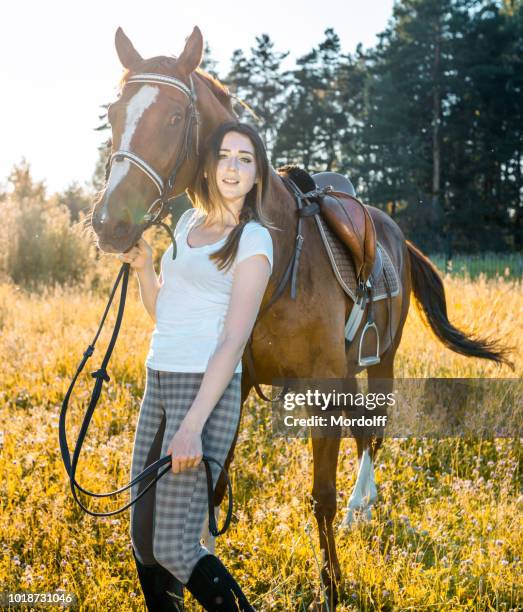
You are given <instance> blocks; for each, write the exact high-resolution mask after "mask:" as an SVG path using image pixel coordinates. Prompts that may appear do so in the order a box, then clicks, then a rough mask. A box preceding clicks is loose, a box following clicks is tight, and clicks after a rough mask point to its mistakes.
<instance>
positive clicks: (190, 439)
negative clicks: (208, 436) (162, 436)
mask: <svg viewBox="0 0 523 612" xmlns="http://www.w3.org/2000/svg"><path fill="white" fill-rule="evenodd" d="M167 454H168V455H171V456H172V471H173V472H174V473H175V474H178V473H179V472H183V471H184V470H187V469H189V468H192V467H196V466H197V465H198V464H199V463H200V461H201V460H202V455H203V453H202V434H201V431H199V430H197V429H191V428H189V427H186V426H184V424H183V422H182V424H181V426H180V429H178V431H177V432H176V433H175V434H174V436H173V439H172V440H171V443H170V444H169V448H168V450H167Z"/></svg>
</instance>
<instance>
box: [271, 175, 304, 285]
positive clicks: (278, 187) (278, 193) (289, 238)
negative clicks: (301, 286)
mask: <svg viewBox="0 0 523 612" xmlns="http://www.w3.org/2000/svg"><path fill="white" fill-rule="evenodd" d="M266 212H267V216H268V217H269V219H270V221H271V222H272V223H273V225H275V226H276V227H277V228H278V229H277V230H276V231H274V232H272V238H273V242H274V246H275V258H274V260H275V263H276V264H277V265H276V268H275V270H274V272H275V273H274V275H273V278H274V279H276V280H278V279H279V278H280V276H281V275H282V274H283V271H284V270H285V268H286V267H287V265H288V262H289V259H290V257H291V255H292V253H293V250H294V246H295V242H296V229H297V223H298V219H297V215H296V201H295V200H294V197H293V196H292V195H291V194H290V192H289V190H288V189H287V187H285V184H284V183H283V181H282V179H281V178H280V176H279V175H278V174H277V172H276V171H275V170H274V169H273V168H271V169H270V172H269V194H268V198H267V199H266Z"/></svg>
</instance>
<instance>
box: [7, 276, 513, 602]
mask: <svg viewBox="0 0 523 612" xmlns="http://www.w3.org/2000/svg"><path fill="white" fill-rule="evenodd" d="M115 269H116V268H115ZM445 284H446V288H447V296H448V303H449V314H450V318H451V320H452V321H453V322H454V323H456V324H458V325H459V326H461V327H462V328H464V329H467V330H470V331H473V332H477V333H480V332H484V331H485V330H488V332H489V333H491V334H493V335H496V336H498V337H502V338H505V339H507V340H508V341H509V342H510V343H512V344H517V341H518V340H521V338H522V337H523V334H522V327H523V316H522V310H523V288H522V286H521V284H520V283H518V282H514V281H510V280H503V279H499V278H498V279H497V280H496V279H494V280H486V279H485V278H480V279H478V280H476V281H474V282H471V281H464V280H462V279H461V280H460V279H458V278H450V277H447V279H446V281H445ZM104 305H105V299H104V298H103V296H98V295H95V294H92V293H89V292H87V291H85V292H81V291H71V290H56V291H54V292H50V293H48V294H45V293H44V294H41V295H38V296H36V295H28V294H24V293H23V292H22V291H19V290H17V289H16V288H15V287H13V286H9V285H4V286H0V326H1V328H2V334H1V337H0V352H1V355H2V361H3V363H2V368H1V369H0V401H1V406H2V408H1V412H0V448H1V455H0V462H1V464H0V468H1V471H2V474H3V478H2V479H1V481H0V543H1V546H2V553H3V554H2V556H1V560H0V576H1V582H2V590H3V591H22V590H30V591H35V592H36V591H37V592H52V591H55V590H57V589H60V588H61V589H65V590H66V591H70V592H73V593H75V594H76V595H77V597H78V600H79V602H80V604H81V605H80V609H82V610H103V611H107V610H122V611H124V610H142V609H143V599H142V596H141V592H140V589H139V584H138V579H137V576H136V572H135V569H134V564H133V561H132V554H131V549H130V542H129V536H128V526H129V521H128V514H124V515H121V516H120V517H118V518H108V519H95V518H92V517H89V516H87V515H85V514H84V513H83V512H82V511H81V510H80V508H79V507H78V506H77V505H76V504H75V502H74V501H73V499H72V497H71V494H70V491H69V485H68V482H67V479H66V475H65V472H64V469H63V466H62V463H61V457H60V451H59V446H58V415H59V410H60V405H61V401H62V398H63V395H64V393H65V391H66V389H67V386H68V384H69V381H70V378H71V377H72V375H73V373H74V371H75V370H76V367H77V365H78V362H79V360H80V358H81V355H82V353H83V351H84V350H85V348H86V346H87V345H88V343H89V342H90V341H91V339H92V336H93V334H94V332H95V330H96V328H97V325H98V321H99V317H100V316H101V313H102V312H103V308H104ZM113 321H114V312H113V313H112V315H111V317H110V319H109V321H108V323H107V325H106V328H107V329H108V330H110V329H112V322H113ZM151 331H152V323H151V322H150V320H149V319H148V317H147V315H146V313H145V311H144V309H143V308H142V306H141V304H140V302H139V299H138V295H137V290H136V283H135V281H133V282H132V283H131V290H130V295H129V301H128V306H127V311H126V315H125V318H124V323H123V327H122V332H121V335H120V339H119V341H118V344H117V347H116V350H115V352H114V355H113V358H112V361H111V364H110V370H109V374H110V376H111V382H110V383H109V384H108V385H106V386H105V388H104V395H103V397H102V399H101V401H100V403H99V406H98V408H97V411H96V413H95V416H94V420H93V424H92V426H91V430H90V434H89V438H88V440H87V441H86V443H85V445H84V451H83V457H82V460H81V464H80V468H79V480H80V481H81V483H82V484H83V485H84V486H85V487H87V488H88V489H91V490H96V491H100V490H109V489H114V488H116V487H117V486H119V485H121V484H123V483H125V482H127V481H128V479H129V466H130V457H131V451H132V442H133V434H134V427H135V424H136V419H137V415H138V410H139V403H140V398H141V395H142V392H143V386H144V366H143V362H144V359H145V355H146V352H147V348H148V342H149V335H150V332H151ZM108 335H109V332H104V334H103V335H102V337H101V339H100V341H99V344H98V348H97V351H96V353H95V355H94V356H93V358H92V359H91V360H90V362H89V364H88V366H87V367H86V370H85V372H86V373H85V376H83V377H82V379H81V380H80V381H79V384H78V385H77V391H76V395H75V399H74V401H73V402H72V406H71V409H70V410H71V412H72V415H71V418H70V419H69V421H68V433H69V439H70V440H73V439H76V433H77V428H78V424H79V418H80V416H83V412H84V410H85V407H86V404H87V398H88V396H89V393H90V389H91V382H92V379H91V378H90V377H89V372H91V371H92V370H94V369H96V367H97V365H98V364H99V363H100V361H101V358H102V355H103V352H104V350H105V345H106V344H105V343H106V342H107V339H108ZM514 359H515V362H516V371H515V372H512V371H511V370H510V369H508V368H501V369H498V368H497V367H496V366H495V365H493V364H491V363H488V362H482V361H479V360H473V359H466V358H464V357H461V356H459V355H456V354H454V353H451V352H449V351H447V350H445V349H444V348H443V346H442V345H441V344H438V343H437V342H436V340H435V339H434V338H433V336H432V335H431V334H430V332H429V331H427V330H425V328H424V327H423V325H422V323H421V320H420V318H419V316H418V315H417V313H416V312H415V310H414V309H411V313H410V315H409V320H408V322H407V326H406V329H405V332H404V335H403V341H402V344H401V347H400V351H399V354H398V357H397V361H396V364H397V365H396V375H397V376H403V377H449V376H453V377H499V378H503V377H514V376H518V377H520V376H521V374H522V372H523V359H522V357H521V354H516V355H514ZM244 408H245V409H244V414H243V420H242V425H241V435H240V439H239V443H238V446H237V451H236V458H235V462H234V466H233V470H232V478H233V486H234V492H235V493H234V494H235V514H234V519H233V523H232V525H231V528H230V529H229V531H228V532H227V534H226V535H225V536H222V537H221V538H219V539H218V544H217V553H218V554H219V556H220V557H221V558H222V559H223V561H224V563H225V564H226V565H227V566H228V567H229V568H230V569H231V571H232V572H233V573H234V574H235V575H236V577H237V578H238V579H239V581H240V583H241V584H242V586H243V587H244V588H245V591H246V592H247V594H248V596H249V597H250V599H251V600H252V603H253V605H254V606H255V607H256V609H258V610H263V611H266V610H282V611H287V610H288V611H290V610H304V609H306V607H307V605H308V604H309V603H310V601H311V600H312V599H313V596H314V594H315V592H316V589H317V588H318V586H319V571H318V565H317V563H316V561H315V559H316V557H318V556H319V550H318V540H317V531H316V525H315V522H314V517H313V515H312V512H311V508H310V489H311V474H312V459H311V452H310V441H308V440H299V439H293V440H283V439H275V438H273V437H272V435H271V430H270V412H269V408H268V407H267V406H266V405H264V404H263V403H260V402H259V401H258V400H257V399H255V397H254V396H251V397H250V398H249V401H248V404H247V405H246V406H245V407H244ZM356 471H357V457H356V454H355V447H354V442H353V440H350V439H344V440H343V441H342V453H341V460H340V466H339V476H338V499H339V506H338V508H339V511H338V514H337V518H336V524H338V523H339V522H340V521H341V518H342V516H343V508H344V506H345V504H346V502H347V500H348V497H349V495H350V493H351V489H352V486H353V485H354V481H355V478H356ZM376 478H377V483H378V488H379V489H378V492H379V500H378V503H377V505H376V507H375V511H374V516H373V519H372V521H371V522H370V523H367V524H363V523H359V524H357V525H356V526H355V527H354V528H353V529H352V531H350V532H349V533H345V534H340V535H339V536H338V553H339V558H340V563H341V567H342V571H343V582H342V585H341V591H342V604H341V605H340V607H339V610H516V609H521V608H522V607H523V594H522V593H523V591H522V589H523V580H522V576H523V554H522V553H523V537H522V520H521V517H522V507H523V494H522V490H521V442H520V440H511V439H497V440H478V439H469V440H458V439H446V440H440V441H437V440H429V439H409V440H389V441H387V442H386V443H385V445H384V448H383V449H382V451H381V452H380V454H379V456H378V461H377V469H376ZM124 501H127V498H126V497H125V496H124V499H122V500H121V503H123V502H124ZM105 508H107V506H105ZM186 600H187V602H188V610H197V609H199V607H198V606H197V605H195V603H194V600H192V598H190V597H189V596H187V598H186Z"/></svg>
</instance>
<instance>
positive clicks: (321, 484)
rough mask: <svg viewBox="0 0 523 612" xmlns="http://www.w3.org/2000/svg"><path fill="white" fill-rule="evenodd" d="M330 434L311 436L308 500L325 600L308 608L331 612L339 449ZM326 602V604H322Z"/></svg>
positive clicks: (336, 436) (336, 576)
mask: <svg viewBox="0 0 523 612" xmlns="http://www.w3.org/2000/svg"><path fill="white" fill-rule="evenodd" d="M330 433H331V434H333V437H326V438H322V437H314V436H313V438H312V452H313V459H314V481H313V487H312V500H313V501H312V503H313V507H314V516H315V517H316V521H317V522H318V530H319V538H320V550H321V556H322V558H321V560H320V562H321V579H322V587H323V588H324V589H325V593H324V595H325V601H324V602H323V603H320V601H319V600H315V601H314V602H313V603H312V604H311V606H310V607H309V611H310V612H312V611H320V610H321V611H322V612H323V611H324V610H330V611H331V612H332V611H333V610H335V609H336V606H337V604H338V584H339V582H340V578H341V570H340V564H339V561H338V556H337V554H336V543H335V540H334V530H333V521H334V517H335V516H336V469H337V465H338V453H339V449H340V433H341V432H334V431H333V430H331V432H330ZM326 603H327V604H328V607H327V606H326V605H325V604H326Z"/></svg>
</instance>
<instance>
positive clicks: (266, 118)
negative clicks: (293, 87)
mask: <svg viewBox="0 0 523 612" xmlns="http://www.w3.org/2000/svg"><path fill="white" fill-rule="evenodd" d="M288 54H289V53H288V51H287V52H279V51H275V50H274V43H273V42H272V40H271V39H270V37H269V36H268V35H267V34H262V35H261V36H258V37H256V45H255V46H254V47H252V48H251V50H250V55H249V56H248V57H247V56H246V55H245V54H244V53H243V51H241V50H240V49H237V50H236V51H234V53H233V56H232V59H231V69H230V71H229V74H228V75H227V77H226V78H225V79H224V80H225V82H226V83H227V85H229V87H230V89H231V91H233V93H234V94H235V95H236V96H238V97H239V98H241V99H242V100H244V101H245V102H246V103H247V104H248V106H250V107H251V108H252V109H253V110H254V112H255V113H256V115H257V125H256V128H257V129H258V131H259V132H260V134H261V136H262V138H263V140H264V142H265V145H266V147H267V149H268V151H269V154H270V152H271V151H272V149H273V147H274V141H275V139H276V135H277V133H278V130H279V127H280V124H281V120H282V114H283V111H284V109H285V106H286V104H287V97H286V93H287V86H288V84H289V74H288V72H285V71H283V72H282V70H281V64H282V62H283V60H284V59H285V58H286V57H287V55H288ZM237 112H238V114H239V116H240V117H241V118H242V120H244V121H245V120H247V121H250V122H252V121H253V118H252V114H251V113H249V111H248V110H246V109H245V108H241V107H238V108H237Z"/></svg>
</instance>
